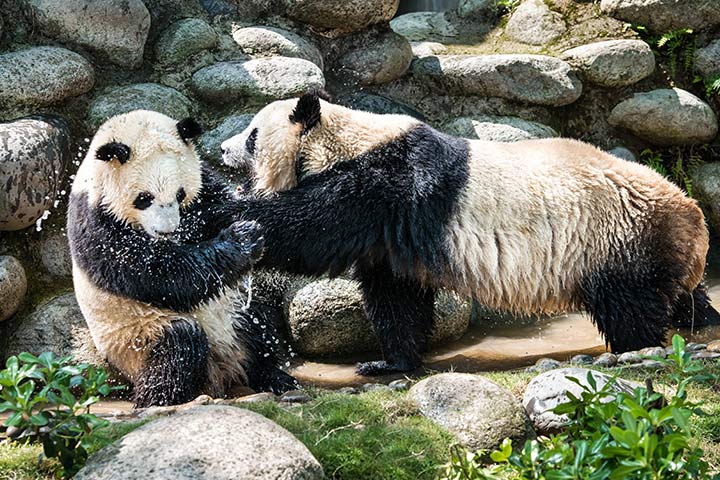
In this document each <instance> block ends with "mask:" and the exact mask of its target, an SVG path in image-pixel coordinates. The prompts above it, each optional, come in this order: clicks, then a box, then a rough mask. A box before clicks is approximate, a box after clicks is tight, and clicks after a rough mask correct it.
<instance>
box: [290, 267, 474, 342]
mask: <svg viewBox="0 0 720 480" xmlns="http://www.w3.org/2000/svg"><path fill="white" fill-rule="evenodd" d="M286 304H287V312H288V324H289V329H290V336H291V340H292V343H293V345H294V346H295V348H296V349H297V350H298V351H299V352H300V353H301V354H305V355H309V356H329V355H338V354H339V355H346V354H351V353H358V352H367V351H378V350H379V347H378V343H377V338H376V336H375V332H374V331H373V328H372V326H371V324H370V322H369V321H368V320H367V318H366V317H365V314H364V311H363V302H362V295H361V293H360V288H359V285H358V283H357V282H355V281H352V280H346V279H342V278H338V279H333V280H318V281H314V282H311V283H309V284H306V285H305V286H302V287H301V288H299V289H296V290H294V291H290V292H289V293H288V295H287V297H286ZM471 309H472V306H471V305H470V302H469V301H467V300H464V299H462V298H460V297H459V296H457V295H456V294H454V293H450V292H440V293H439V294H438V296H437V298H436V300H435V330H434V332H433V334H432V336H431V337H430V343H431V344H439V343H442V342H446V341H449V340H455V339H457V338H459V337H460V336H462V335H463V334H464V333H465V331H466V330H467V328H468V325H469V323H470V312H471Z"/></svg>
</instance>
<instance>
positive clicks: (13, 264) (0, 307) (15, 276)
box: [0, 255, 27, 322]
mask: <svg viewBox="0 0 720 480" xmlns="http://www.w3.org/2000/svg"><path fill="white" fill-rule="evenodd" d="M26 292H27V277H26V276H25V269H24V268H23V266H22V264H21V263H20V261H19V260H18V259H17V258H15V257H12V256H10V255H2V256H0V322H2V321H3V320H7V319H8V318H10V317H11V316H12V315H13V314H14V313H15V312H17V310H18V308H20V305H21V304H22V302H23V299H24V298H25V293H26Z"/></svg>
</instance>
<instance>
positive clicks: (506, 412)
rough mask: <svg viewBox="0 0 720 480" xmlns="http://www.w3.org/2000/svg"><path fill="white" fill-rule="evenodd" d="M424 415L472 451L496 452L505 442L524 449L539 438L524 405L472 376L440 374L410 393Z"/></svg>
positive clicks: (509, 394)
mask: <svg viewBox="0 0 720 480" xmlns="http://www.w3.org/2000/svg"><path fill="white" fill-rule="evenodd" d="M409 396H410V398H411V399H412V400H413V401H414V402H415V403H416V404H417V406H418V408H419V409H420V412H421V413H422V414H423V415H424V416H425V417H427V418H429V419H430V420H432V421H433V422H435V423H437V424H438V425H440V426H441V427H443V428H445V429H446V430H447V431H449V432H450V433H452V434H453V435H454V436H455V437H456V438H457V439H458V441H460V443H461V444H462V445H463V446H465V447H466V448H468V449H470V450H485V451H492V450H494V449H496V448H498V447H499V446H500V444H501V443H502V441H503V440H504V439H505V438H508V437H509V438H511V439H512V440H513V444H514V445H522V444H523V442H524V441H525V440H527V439H529V438H534V437H535V432H533V429H532V426H531V424H530V420H529V419H528V416H527V414H526V413H525V411H524V410H523V408H522V406H521V405H520V403H519V402H518V401H517V400H516V399H515V397H513V396H512V394H511V393H510V392H508V391H507V390H505V389H503V388H502V387H501V386H499V385H498V384H496V383H494V382H491V381H490V380H488V379H486V378H483V377H481V376H478V375H471V374H468V373H440V374H437V375H433V376H431V377H428V378H426V379H424V380H421V381H419V382H418V383H416V384H415V385H413V387H412V388H410V391H409Z"/></svg>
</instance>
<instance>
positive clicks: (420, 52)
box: [410, 42, 448, 57]
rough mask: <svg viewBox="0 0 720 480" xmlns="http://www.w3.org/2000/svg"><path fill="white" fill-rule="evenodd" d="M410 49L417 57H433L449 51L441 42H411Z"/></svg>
mask: <svg viewBox="0 0 720 480" xmlns="http://www.w3.org/2000/svg"><path fill="white" fill-rule="evenodd" d="M410 47H411V48H412V53H413V56H415V57H431V56H434V55H442V54H444V53H447V51H448V47H446V46H445V45H443V44H442V43H439V42H410Z"/></svg>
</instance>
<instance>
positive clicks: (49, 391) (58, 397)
mask: <svg viewBox="0 0 720 480" xmlns="http://www.w3.org/2000/svg"><path fill="white" fill-rule="evenodd" d="M70 360H71V357H63V358H56V357H55V356H54V355H53V354H52V353H50V352H45V353H42V354H41V355H39V356H37V357H36V356H35V355H32V354H30V353H21V354H20V355H18V356H12V357H10V358H9V359H8V360H7V362H6V364H5V367H6V368H5V369H4V370H2V371H0V413H6V414H8V415H9V417H8V419H7V420H6V421H5V422H4V423H3V425H4V426H5V427H7V434H8V437H9V438H11V439H12V440H14V441H25V442H27V441H39V442H41V443H42V446H43V452H44V454H45V456H46V457H55V458H57V459H58V460H59V461H60V463H61V465H62V468H61V469H60V470H59V471H58V475H59V476H62V477H70V476H72V475H74V474H75V473H77V471H78V470H79V469H80V468H81V467H82V466H83V465H84V463H85V460H86V459H87V450H86V444H85V443H86V442H87V439H88V437H89V435H90V434H91V433H93V432H94V431H96V430H98V429H101V428H103V427H106V426H107V425H108V422H107V421H106V420H103V419H100V418H98V417H96V416H95V415H93V414H91V413H90V407H91V406H92V405H94V404H95V403H97V402H98V401H99V399H100V397H101V396H106V395H108V394H110V392H111V391H113V390H116V389H118V388H121V387H111V386H110V385H108V383H107V379H108V374H107V372H105V371H104V370H103V369H101V368H97V367H94V366H92V365H88V364H79V365H73V364H71V363H70Z"/></svg>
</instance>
